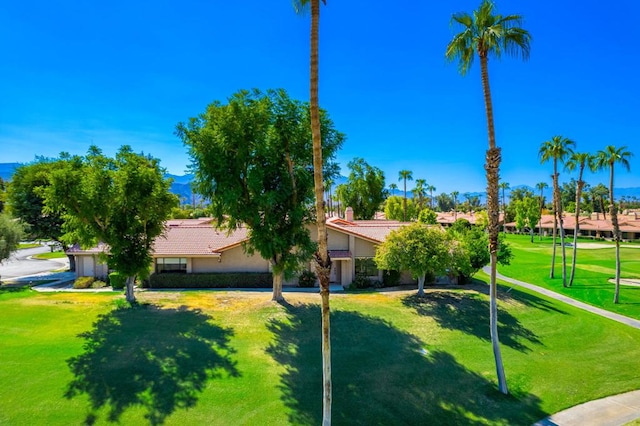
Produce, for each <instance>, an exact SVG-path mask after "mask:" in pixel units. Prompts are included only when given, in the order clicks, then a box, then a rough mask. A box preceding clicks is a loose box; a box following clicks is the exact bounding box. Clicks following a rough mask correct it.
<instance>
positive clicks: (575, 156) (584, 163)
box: [565, 152, 595, 286]
mask: <svg viewBox="0 0 640 426" xmlns="http://www.w3.org/2000/svg"><path fill="white" fill-rule="evenodd" d="M565 167H566V168H567V170H569V171H571V170H575V169H578V181H577V188H576V210H575V220H576V223H575V225H574V227H573V257H572V258H571V275H570V276H569V286H572V285H573V278H574V277H575V274H576V259H577V255H578V233H579V232H580V199H581V197H582V189H583V188H584V185H585V181H584V180H582V176H583V174H584V169H585V167H588V168H589V170H594V169H595V157H594V156H593V155H592V154H589V153H588V152H573V153H572V154H571V156H569V159H568V160H567V162H566V163H565Z"/></svg>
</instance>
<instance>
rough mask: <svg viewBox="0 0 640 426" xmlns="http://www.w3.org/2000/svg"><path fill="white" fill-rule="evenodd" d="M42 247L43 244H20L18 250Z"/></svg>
mask: <svg viewBox="0 0 640 426" xmlns="http://www.w3.org/2000/svg"><path fill="white" fill-rule="evenodd" d="M41 246H42V244H39V243H20V244H18V250H21V249H28V248H35V247H41Z"/></svg>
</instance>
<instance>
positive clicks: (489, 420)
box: [266, 303, 545, 425]
mask: <svg viewBox="0 0 640 426" xmlns="http://www.w3.org/2000/svg"><path fill="white" fill-rule="evenodd" d="M283 307H284V309H285V311H286V313H287V317H286V318H284V319H282V318H280V319H272V320H271V321H270V322H269V323H268V324H267V328H268V329H269V330H270V331H271V332H272V333H273V335H274V340H273V342H272V343H271V344H270V345H269V346H268V348H267V349H266V351H267V353H268V354H269V355H271V356H272V357H273V359H274V360H275V361H276V362H278V363H279V364H280V365H282V366H283V367H284V369H285V371H284V373H283V374H282V376H281V384H280V390H281V392H282V395H281V398H282V400H283V401H284V403H285V404H286V406H287V407H288V408H289V410H290V411H289V422H290V423H292V424H298V425H316V424H321V423H322V418H321V413H322V360H321V348H320V346H321V345H320V336H321V333H320V320H321V318H320V308H319V306H318V305H316V304H304V303H300V304H296V305H290V304H285V305H283ZM331 346H332V385H333V403H332V420H333V424H335V425H342V424H344V425H347V424H348V425H373V424H379V425H382V424H407V425H412V424H416V425H418V424H467V425H480V424H532V423H533V422H535V421H536V420H537V419H539V418H542V417H545V413H544V411H543V410H542V409H541V408H540V400H539V398H538V397H537V396H535V395H532V394H528V393H525V392H522V393H521V394H519V395H518V396H517V397H514V396H504V395H502V394H500V393H499V392H498V391H497V388H496V385H495V383H493V382H492V381H490V380H488V379H487V378H485V377H483V376H482V375H480V374H478V373H476V372H473V371H470V370H468V369H467V368H465V367H464V366H463V365H461V364H460V363H458V362H457V361H456V360H455V358H454V357H453V356H452V355H451V354H449V353H447V352H444V351H441V350H436V349H431V348H429V347H428V346H427V345H426V344H425V343H424V342H422V341H421V340H420V339H419V338H417V337H416V336H414V335H412V334H410V333H407V332H405V331H402V330H400V329H398V328H396V327H395V326H394V325H393V324H391V323H390V322H388V321H386V320H384V319H381V318H378V317H374V316H371V315H365V314H362V313H359V312H353V311H342V310H333V311H332V312H331Z"/></svg>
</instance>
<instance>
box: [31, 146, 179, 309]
mask: <svg viewBox="0 0 640 426" xmlns="http://www.w3.org/2000/svg"><path fill="white" fill-rule="evenodd" d="M50 176H51V184H50V185H49V186H48V187H47V188H46V189H45V191H44V199H45V207H46V208H45V212H48V211H51V212H57V213H60V214H62V218H63V220H64V224H63V231H65V234H64V235H63V236H62V239H63V240H64V241H66V242H79V243H80V244H81V245H82V246H83V247H91V246H93V245H95V244H97V243H98V242H103V243H106V244H107V245H108V247H109V257H108V263H109V266H110V268H112V269H115V270H116V271H117V272H119V273H121V274H123V275H125V276H126V277H127V280H126V298H127V300H128V301H129V302H134V301H135V295H134V294H133V285H134V282H135V278H136V276H145V275H147V274H148V272H149V267H150V266H151V262H152V254H151V248H152V245H153V241H154V240H155V239H156V238H157V237H158V236H160V235H161V234H162V233H163V232H164V226H165V225H164V223H165V221H166V220H167V219H168V218H169V217H170V215H171V209H172V208H173V207H175V206H176V205H177V204H178V200H177V198H176V196H175V195H173V194H171V193H170V192H169V187H170V181H169V180H167V179H165V178H164V169H163V168H161V167H160V163H159V161H158V160H157V159H155V158H152V157H150V156H146V155H143V154H136V153H134V152H132V150H131V148H130V147H129V146H123V147H121V148H120V150H119V151H118V153H117V154H116V156H115V158H110V157H106V156H104V155H103V154H102V152H101V151H100V149H98V148H97V147H95V146H92V147H91V148H90V149H89V152H88V153H87V155H86V156H84V157H80V156H74V157H71V158H69V159H67V160H65V161H62V162H61V163H60V164H59V166H58V168H56V170H53V171H52V172H51V175H50Z"/></svg>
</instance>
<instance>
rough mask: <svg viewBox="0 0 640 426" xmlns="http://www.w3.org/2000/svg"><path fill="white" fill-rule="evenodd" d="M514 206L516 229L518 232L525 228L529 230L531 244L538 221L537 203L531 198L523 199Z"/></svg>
mask: <svg viewBox="0 0 640 426" xmlns="http://www.w3.org/2000/svg"><path fill="white" fill-rule="evenodd" d="M514 204H515V210H516V217H515V220H516V227H517V228H518V229H519V230H523V229H524V228H525V227H527V228H529V235H530V236H531V242H533V232H534V230H535V229H536V225H537V223H538V222H539V221H540V210H539V208H538V202H537V201H536V199H535V198H533V197H525V198H523V199H521V200H516V201H515V203H514Z"/></svg>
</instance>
